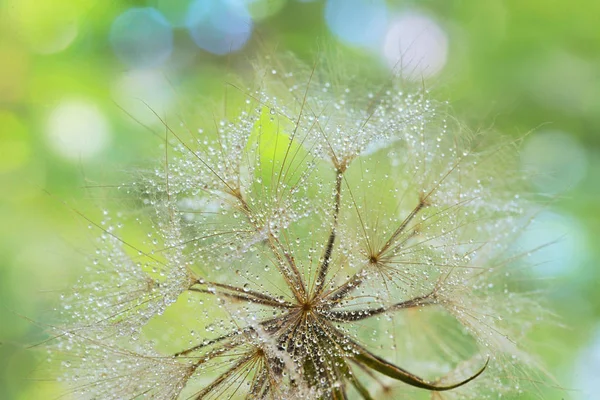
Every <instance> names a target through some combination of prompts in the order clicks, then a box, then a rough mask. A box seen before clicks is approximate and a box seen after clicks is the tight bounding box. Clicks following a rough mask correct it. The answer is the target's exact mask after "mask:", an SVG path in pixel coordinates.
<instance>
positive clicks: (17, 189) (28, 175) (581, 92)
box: [0, 0, 600, 400]
mask: <svg viewBox="0 0 600 400" xmlns="http://www.w3.org/2000/svg"><path fill="white" fill-rule="evenodd" d="M180 3H182V2H181V1H175V0H174V1H172V2H166V1H158V0H154V1H153V0H128V1H124V0H120V1H116V0H112V1H111V0H106V1H98V0H3V2H1V3H0V304H1V306H0V360H1V361H0V399H5V400H13V399H14V400H29V399H42V398H45V399H48V398H57V397H59V396H60V395H61V394H62V393H64V389H63V388H61V387H60V384H59V383H56V382H52V381H46V380H45V379H44V374H43V373H41V374H40V372H39V370H40V369H43V368H44V367H43V363H44V360H43V358H44V357H43V351H41V352H40V351H36V348H33V349H30V348H29V346H30V345H33V344H36V343H40V342H43V341H44V340H45V339H47V337H46V336H45V333H44V331H45V327H46V326H48V325H51V324H52V323H53V322H55V319H54V318H55V315H56V314H55V311H53V310H54V308H55V307H57V304H58V299H59V294H60V292H61V291H65V290H68V288H69V285H70V284H72V283H73V282H74V281H75V279H76V278H77V276H78V275H79V274H81V273H82V272H83V270H84V266H85V262H86V254H87V253H89V252H90V251H93V237H94V235H95V232H93V230H90V229H88V226H87V225H88V222H87V221H86V220H85V219H83V218H82V217H81V216H80V215H78V214H77V213H75V212H74V211H73V210H77V211H79V212H81V213H83V214H84V215H86V216H87V217H89V218H91V219H95V218H96V220H97V219H98V217H99V216H100V214H101V208H99V207H102V205H103V204H104V201H105V200H107V199H109V200H111V201H114V200H115V199H117V197H118V193H117V192H115V191H114V190H112V188H111V187H110V186H111V185H115V184H118V183H120V182H122V181H124V180H126V179H127V178H128V174H129V173H130V172H129V171H131V169H132V168H137V167H139V166H142V167H143V166H146V165H152V162H153V161H152V160H154V159H155V158H156V157H157V155H158V154H159V153H158V152H159V151H160V150H159V148H158V144H159V142H160V140H158V139H157V138H156V137H155V135H153V134H152V133H150V132H149V130H154V131H160V124H156V120H154V122H149V121H152V115H150V113H149V110H148V108H146V107H145V105H144V104H143V103H142V101H145V102H148V103H149V104H150V105H151V106H152V108H153V109H155V110H156V111H157V113H159V114H163V111H164V110H161V107H162V105H163V104H164V101H165V99H164V98H165V97H166V98H169V96H174V97H178V98H179V97H181V98H183V99H189V100H188V101H191V102H193V100H194V99H197V98H201V97H210V96H212V95H214V94H215V93H217V92H218V91H219V90H221V89H222V88H221V84H220V83H219V82H222V81H223V80H224V79H225V75H226V73H227V70H228V68H229V67H231V68H233V67H236V66H240V65H242V66H244V65H247V64H248V60H252V58H253V57H256V56H257V55H264V54H262V53H263V52H264V51H265V49H275V48H276V49H278V50H279V51H288V50H289V51H293V52H295V53H296V54H298V55H299V57H301V58H306V59H309V58H310V57H311V55H314V54H316V53H318V52H319V51H321V50H322V43H331V44H333V43H336V41H337V39H336V38H335V37H334V36H333V35H332V34H331V33H330V32H329V30H328V27H327V26H326V23H325V20H324V18H323V8H324V1H319V0H316V1H312V2H301V1H297V0H280V1H274V0H265V1H257V2H256V3H261V4H258V5H257V6H255V8H256V10H258V11H256V12H257V13H261V12H262V13H263V14H264V15H261V16H264V18H261V19H260V20H258V18H257V20H256V21H255V27H254V32H253V36H252V38H251V40H250V41H249V42H248V43H247V44H246V46H245V47H244V48H243V50H241V51H239V52H236V53H235V54H230V55H226V56H217V55H212V54H210V53H207V52H205V51H203V50H201V49H198V48H197V47H196V46H194V44H193V42H192V41H191V40H190V38H189V36H188V35H187V34H186V32H185V30H183V29H180V30H176V31H175V37H174V43H175V50H174V52H173V55H172V59H173V60H174V61H173V62H172V63H171V64H167V65H166V67H165V69H158V70H156V71H154V72H152V71H150V72H147V73H148V74H155V75H152V76H159V77H162V78H165V79H163V80H162V82H163V84H164V85H163V86H164V87H161V88H159V89H160V90H159V92H160V93H161V96H163V97H160V96H159V97H160V98H152V96H154V95H155V94H154V92H148V91H146V89H148V88H145V87H144V84H143V82H144V81H143V80H142V84H140V83H139V82H138V83H135V82H137V81H132V80H131V79H130V80H127V79H128V78H127V76H128V75H127V74H128V70H129V68H128V66H127V65H124V64H123V63H122V62H121V61H120V60H119V58H118V57H116V56H115V54H114V52H113V49H112V48H111V45H110V43H109V32H110V27H111V24H112V23H113V21H114V20H115V18H116V17H117V16H118V15H120V14H121V13H122V12H123V11H125V10H127V9H129V8H131V7H147V6H154V7H157V8H159V9H160V10H161V12H163V14H165V15H169V13H177V12H178V10H179V9H178V8H177V7H181V4H180ZM388 6H389V9H390V10H391V11H394V12H395V11H397V12H401V11H402V10H413V11H414V10H417V11H419V12H422V13H425V14H427V15H429V16H430V17H432V18H433V19H434V20H436V21H437V22H438V24H439V25H440V26H441V27H442V28H443V29H444V31H445V32H446V34H447V36H448V41H449V49H448V61H447V64H446V66H445V68H444V69H443V71H442V73H441V74H439V75H437V76H436V77H435V78H432V79H431V80H428V81H426V82H425V85H426V86H427V85H431V86H433V87H435V88H436V91H437V92H438V93H439V94H440V95H441V96H442V97H445V98H446V99H448V100H449V102H450V104H451V105H452V108H453V109H454V111H455V112H456V116H457V118H459V119H461V120H463V121H465V123H466V125H467V126H469V127H470V128H471V129H473V130H487V129H491V130H493V131H499V132H502V133H503V134H504V135H508V136H512V137H514V138H516V139H518V140H523V141H524V142H525V147H526V151H525V152H524V157H531V158H532V159H533V160H538V163H537V165H538V166H539V165H541V166H544V165H550V166H553V165H555V162H558V163H559V164H558V165H559V166H563V167H561V168H559V170H558V171H557V173H560V172H561V170H562V169H567V170H568V169H569V168H570V167H571V166H572V164H573V163H576V164H577V165H579V170H578V171H579V172H578V173H577V174H576V176H575V177H573V176H572V175H569V174H567V175H566V178H565V179H567V181H568V180H569V179H571V182H567V183H569V184H568V185H566V186H564V187H562V188H561V189H562V190H560V192H559V193H558V194H556V193H553V194H552V195H549V196H548V204H549V205H548V210H549V212H550V213H552V215H553V216H557V218H558V220H559V222H560V223H561V224H562V225H561V227H562V228H565V229H563V231H564V232H562V233H561V232H558V233H557V234H556V236H555V237H554V239H558V243H559V244H558V247H556V249H558V250H556V251H555V252H554V253H552V252H550V253H546V254H547V255H548V257H551V258H554V257H557V258H560V259H561V260H562V261H561V263H560V266H558V267H556V268H553V269H552V271H551V272H549V273H543V274H540V280H543V281H546V284H545V287H547V288H548V289H547V291H546V293H547V294H544V295H543V296H547V297H548V298H549V301H550V304H551V308H552V309H553V310H554V311H555V312H556V313H557V315H558V318H557V320H558V321H559V323H557V324H556V328H555V329H550V330H549V329H543V330H541V329H540V330H539V331H538V332H536V333H535V334H536V338H537V342H538V343H539V349H535V352H539V353H540V354H542V357H543V361H544V362H545V363H546V365H548V370H549V372H550V373H551V374H552V375H554V376H555V377H556V381H557V386H558V385H560V387H562V388H563V389H558V388H555V387H548V386H545V385H540V389H539V390H540V392H539V393H535V394H532V395H523V397H522V398H544V399H546V398H548V399H562V398H565V399H567V398H569V399H587V398H589V399H592V398H595V397H588V396H589V395H587V394H585V393H584V391H583V390H588V391H589V390H594V389H595V390H596V393H598V392H600V383H599V382H600V290H598V284H599V283H600V267H599V266H600V246H598V243H599V241H598V239H597V238H598V237H600V29H599V28H598V16H600V2H598V1H596V0H578V1H574V2H565V1H557V0H485V1H446V0H422V1H414V0H413V1H397V0H396V1H388ZM261 7H262V8H261ZM356 29H360V28H359V27H356ZM337 45H338V46H343V45H342V44H337ZM269 51H270V50H269ZM345 54H347V57H348V62H355V60H356V58H357V57H358V58H361V59H368V58H369V57H374V56H373V55H372V54H370V53H369V52H368V51H364V52H361V50H358V49H350V48H347V49H346V52H345ZM123 77H125V78H123ZM131 82H134V83H131ZM119 85H121V86H122V85H125V86H127V85H134V86H135V90H134V92H135V93H134V94H132V95H129V97H123V95H122V94H121V92H120V90H121V89H120V86H119ZM136 85H137V86H136ZM148 90H149V89H148ZM136 91H137V92H136ZM136 93H137V94H136ZM148 93H150V95H148ZM146 95H148V96H150V97H151V98H146ZM180 95H181V96H180ZM137 97H139V98H137ZM65 102H66V103H65ZM69 102H71V103H69ZM73 102H75V103H73ZM78 102H79V103H78ZM80 103H81V104H86V105H90V104H91V105H92V106H89V107H88V108H86V109H83V110H82V109H79V108H77V104H80ZM64 104H71V105H72V104H75V106H74V107H75V108H71V109H70V110H71V112H73V113H75V114H76V115H77V113H78V112H79V113H83V114H84V116H87V114H86V113H90V118H96V119H98V121H99V122H98V121H96V122H98V123H97V124H96V125H98V124H99V125H100V126H103V127H104V130H102V131H101V132H99V133H97V135H98V136H97V137H96V139H95V140H96V141H95V142H94V141H93V140H92V142H93V143H83V145H84V147H85V145H88V144H89V145H90V146H91V147H89V149H90V150H89V154H87V153H86V155H85V157H83V156H79V157H78V156H77V155H73V154H72V153H65V151H66V150H64V146H63V147H61V146H62V144H61V143H60V140H59V139H60V137H59V139H57V137H56V136H55V135H54V133H53V132H54V131H56V129H58V128H57V127H56V124H57V122H56V121H59V122H60V121H62V120H61V119H60V118H58V117H56V115H57V114H56V108H57V107H59V106H60V105H64ZM185 107H190V104H187V105H186V106H185ZM73 110H75V111H73ZM90 110H92V111H90ZM63 111H64V109H63ZM57 118H58V119H57ZM134 119H135V120H134ZM136 120H137V121H136ZM147 127H149V129H146V128H147ZM59 128H60V127H59ZM81 130H85V123H84V124H83V125H81ZM546 131H548V132H560V135H559V136H558V137H559V138H560V140H567V142H568V145H569V146H571V150H573V148H574V149H575V150H573V151H574V153H573V151H570V153H569V154H570V155H569V154H564V153H563V152H561V151H558V152H557V151H556V148H552V147H550V148H548V146H547V145H548V143H547V142H539V141H537V142H536V141H533V138H535V137H536V135H537V134H538V133H540V132H546ZM552 137H553V136H550V138H552ZM63 139H64V138H63ZM530 139H531V140H532V142H531V143H530V144H529V145H528V144H527V143H528V141H529V140H530ZM57 140H59V143H57ZM550 144H552V143H550ZM94 146H96V147H94ZM85 148H87V147H85ZM559 150H560V149H559ZM565 153H567V151H566V150H565ZM562 157H566V158H564V159H563V158H562ZM568 157H571V158H568ZM527 161H528V160H524V163H527ZM561 162H562V164H561ZM553 163H554V164H553ZM541 172H544V171H541ZM533 189H534V190H535V187H534V188H533ZM117 200H118V199H117ZM565 221H566V222H565ZM550 225H552V224H550ZM545 226H546V227H547V226H549V225H545ZM541 229H546V228H541ZM551 233H552V232H550V234H549V233H548V232H547V231H546V232H540V233H539V234H540V237H541V238H546V237H548V238H549V239H548V240H552V235H551ZM548 235H549V236H548ZM561 243H563V245H562V246H561ZM564 243H567V244H568V245H564ZM561 252H562V253H561ZM543 261H544V260H542V261H540V262H543ZM548 261H551V262H554V261H556V260H548ZM553 265H554V264H553ZM542 266H543V264H542ZM540 296H542V295H540ZM40 355H41V357H40ZM594 368H595V370H594ZM594 371H595V376H596V379H595V382H594V379H592V378H591V377H593V376H594V374H593V372H594ZM47 376H49V375H47ZM582 385H583V387H582ZM592 396H593V395H592ZM67 397H68V396H67Z"/></svg>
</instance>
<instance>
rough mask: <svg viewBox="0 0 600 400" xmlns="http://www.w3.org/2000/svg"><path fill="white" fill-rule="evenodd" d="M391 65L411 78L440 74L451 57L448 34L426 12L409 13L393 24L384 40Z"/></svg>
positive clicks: (398, 18)
mask: <svg viewBox="0 0 600 400" xmlns="http://www.w3.org/2000/svg"><path fill="white" fill-rule="evenodd" d="M383 56H384V58H385V59H386V61H387V63H388V65H389V67H390V68H391V69H392V70H394V71H397V72H398V73H399V74H400V75H402V77H404V78H406V79H409V80H420V79H422V78H428V77H431V76H433V75H435V74H437V73H439V72H440V71H441V70H442V68H443V67H444V65H445V64H446V59H447V57H448V37H447V35H446V33H445V32H444V31H443V30H442V28H441V27H440V26H439V25H438V24H437V23H436V22H435V21H434V20H433V19H431V18H430V17H428V16H426V15H421V14H416V13H407V14H404V15H400V16H398V17H397V18H396V19H394V20H393V21H392V23H391V24H390V28H389V29H388V31H387V33H386V35H385V40H384V43H383Z"/></svg>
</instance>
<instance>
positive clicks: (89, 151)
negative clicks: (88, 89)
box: [46, 99, 110, 162]
mask: <svg viewBox="0 0 600 400" xmlns="http://www.w3.org/2000/svg"><path fill="white" fill-rule="evenodd" d="M109 130H110V129H109V125H108V121H107V120H106V117H105V116H104V114H103V113H102V111H101V110H100V109H99V108H98V107H97V106H96V105H95V104H93V103H90V102H88V101H85V100H73V99H70V100H64V101H63V102H62V103H60V104H59V105H58V106H57V107H55V108H54V109H53V110H52V112H51V113H50V116H49V117H48V120H47V125H46V137H47V139H48V144H49V146H50V148H51V149H52V150H53V151H54V152H55V153H56V154H57V155H59V156H61V157H62V158H64V159H67V160H69V161H75V162H77V161H80V160H86V159H89V158H92V157H93V156H95V155H96V154H98V153H99V152H100V151H102V150H103V149H104V148H105V147H106V145H107V144H108V142H109V139H110V132H109Z"/></svg>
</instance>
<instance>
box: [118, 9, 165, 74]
mask: <svg viewBox="0 0 600 400" xmlns="http://www.w3.org/2000/svg"><path fill="white" fill-rule="evenodd" d="M110 43H111V45H112V48H113V50H114V52H115V54H116V55H117V57H119V59H120V60H121V61H123V62H124V63H125V64H127V65H129V66H131V67H134V68H151V67H156V66H159V65H161V64H163V63H164V62H165V61H167V60H168V59H169V57H170V56H171V52H172V51H173V30H172V29H171V26H170V24H169V21H167V19H166V18H165V17H164V16H163V15H162V14H161V13H160V12H159V11H158V10H156V9H155V8H152V7H145V8H131V9H129V10H127V11H125V12H124V13H123V14H121V15H119V16H118V17H117V18H116V19H115V21H114V22H113V24H112V26H111V29H110Z"/></svg>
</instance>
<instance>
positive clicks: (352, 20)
mask: <svg viewBox="0 0 600 400" xmlns="http://www.w3.org/2000/svg"><path fill="white" fill-rule="evenodd" d="M325 22H326V24H327V27H328V28H329V30H331V32H332V33H333V34H334V35H335V36H337V38H338V39H340V40H341V41H342V42H344V43H346V44H349V45H352V46H356V47H364V48H378V47H379V46H380V44H381V41H382V39H383V37H384V35H385V27H386V25H387V7H386V4H385V1H383V0H327V2H326V3H325Z"/></svg>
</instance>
